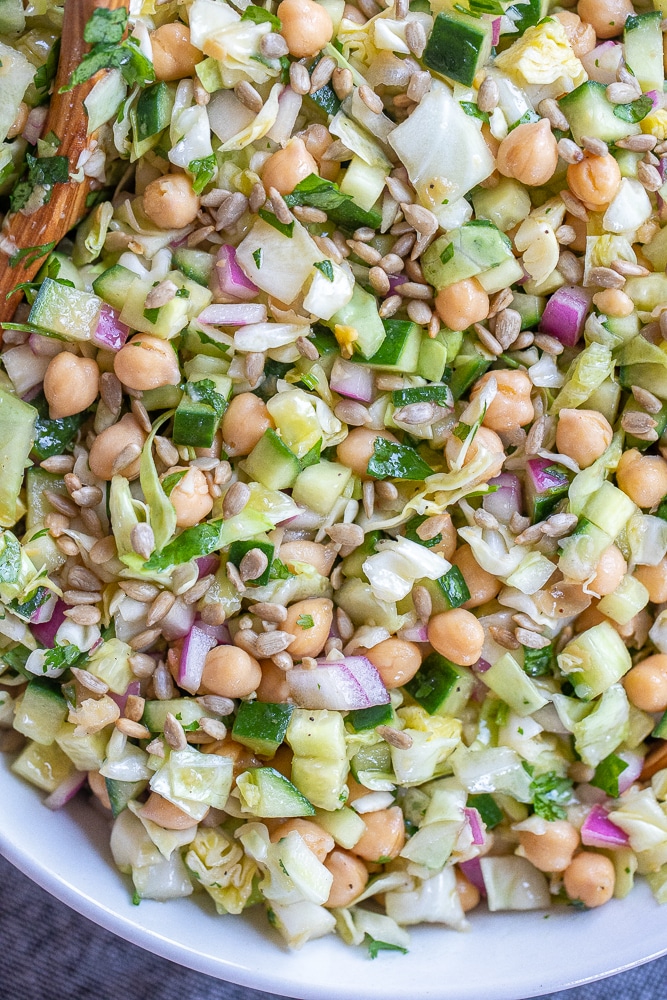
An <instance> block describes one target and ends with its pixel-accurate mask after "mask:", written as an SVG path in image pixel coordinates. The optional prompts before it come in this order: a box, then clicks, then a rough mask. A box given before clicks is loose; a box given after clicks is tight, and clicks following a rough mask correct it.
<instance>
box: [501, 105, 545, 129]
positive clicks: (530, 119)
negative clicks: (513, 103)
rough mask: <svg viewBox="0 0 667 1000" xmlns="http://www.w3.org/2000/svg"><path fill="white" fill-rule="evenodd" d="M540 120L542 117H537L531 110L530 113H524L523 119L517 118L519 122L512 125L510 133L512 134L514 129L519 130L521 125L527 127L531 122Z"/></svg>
mask: <svg viewBox="0 0 667 1000" xmlns="http://www.w3.org/2000/svg"><path fill="white" fill-rule="evenodd" d="M539 120H540V116H539V115H536V114H535V112H534V111H532V110H531V109H530V108H529V109H528V111H524V113H523V114H522V115H521V117H520V118H517V120H516V121H515V122H513V123H512V124H511V125H510V127H509V129H508V132H511V131H512V129H515V128H518V127H519V125H527V124H528V123H529V122H538V121H539Z"/></svg>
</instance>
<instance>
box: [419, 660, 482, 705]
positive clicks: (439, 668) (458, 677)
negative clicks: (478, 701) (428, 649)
mask: <svg viewBox="0 0 667 1000" xmlns="http://www.w3.org/2000/svg"><path fill="white" fill-rule="evenodd" d="M474 686H475V678H474V676H473V674H472V673H471V671H470V670H468V669H467V667H460V666H458V665H457V664H456V663H452V662H451V660H448V659H447V658H446V657H444V656H442V655H441V654H440V653H431V654H430V656H427V657H426V659H425V660H424V662H423V663H422V665H421V667H420V668H419V670H418V671H417V673H416V674H415V676H414V677H413V678H412V680H411V681H409V682H408V683H407V684H406V685H405V689H406V691H408V692H409V694H411V695H412V697H413V698H414V699H415V701H416V702H418V704H420V705H421V706H422V708H425V709H426V711H427V712H428V713H429V715H457V714H458V713H459V712H461V711H462V710H463V708H465V705H466V703H467V701H468V698H469V697H470V695H471V694H472V689H473V688H474Z"/></svg>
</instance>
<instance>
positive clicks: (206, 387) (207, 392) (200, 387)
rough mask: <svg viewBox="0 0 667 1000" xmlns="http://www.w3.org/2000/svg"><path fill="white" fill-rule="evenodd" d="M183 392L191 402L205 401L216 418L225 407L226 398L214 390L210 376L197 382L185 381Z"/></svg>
mask: <svg viewBox="0 0 667 1000" xmlns="http://www.w3.org/2000/svg"><path fill="white" fill-rule="evenodd" d="M184 392H185V394H186V395H187V396H189V397H190V399H191V400H192V401H193V403H206V404H207V406H210V407H211V409H212V410H213V412H214V413H215V415H216V417H217V418H218V420H220V419H221V417H222V415H223V413H224V412H225V410H226V409H227V400H226V399H225V397H224V396H221V395H220V393H219V392H216V388H215V383H214V382H213V381H211V379H210V378H204V379H201V381H199V382H186V383H185V386H184Z"/></svg>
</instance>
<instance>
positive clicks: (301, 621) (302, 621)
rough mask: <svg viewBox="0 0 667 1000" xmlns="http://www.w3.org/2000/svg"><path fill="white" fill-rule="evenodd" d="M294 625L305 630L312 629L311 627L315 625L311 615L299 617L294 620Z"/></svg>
mask: <svg viewBox="0 0 667 1000" xmlns="http://www.w3.org/2000/svg"><path fill="white" fill-rule="evenodd" d="M296 623H297V625H298V626H299V628H303V629H307V628H313V626H314V625H315V620H314V618H313V616H312V615H299V617H298V618H297V620H296Z"/></svg>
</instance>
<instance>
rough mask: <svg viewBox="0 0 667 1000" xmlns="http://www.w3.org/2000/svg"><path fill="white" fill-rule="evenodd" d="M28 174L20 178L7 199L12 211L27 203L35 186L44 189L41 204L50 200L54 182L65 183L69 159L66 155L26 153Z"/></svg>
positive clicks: (67, 176)
mask: <svg viewBox="0 0 667 1000" xmlns="http://www.w3.org/2000/svg"><path fill="white" fill-rule="evenodd" d="M25 159H26V163H27V165H28V176H27V178H26V179H25V180H21V181H19V182H18V184H17V185H16V186H15V188H14V190H13V191H12V193H11V195H10V198H9V201H10V208H11V211H12V212H18V211H20V209H22V208H23V206H24V205H26V204H27V202H28V199H29V198H30V196H31V194H32V192H33V191H34V190H35V188H36V187H40V188H43V189H44V196H43V204H44V205H47V204H48V203H49V201H50V200H51V192H52V191H53V186H54V184H66V183H67V181H68V179H69V160H68V159H67V157H66V156H42V157H37V156H33V155H32V154H31V153H26V158H25Z"/></svg>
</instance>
